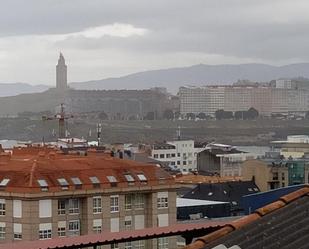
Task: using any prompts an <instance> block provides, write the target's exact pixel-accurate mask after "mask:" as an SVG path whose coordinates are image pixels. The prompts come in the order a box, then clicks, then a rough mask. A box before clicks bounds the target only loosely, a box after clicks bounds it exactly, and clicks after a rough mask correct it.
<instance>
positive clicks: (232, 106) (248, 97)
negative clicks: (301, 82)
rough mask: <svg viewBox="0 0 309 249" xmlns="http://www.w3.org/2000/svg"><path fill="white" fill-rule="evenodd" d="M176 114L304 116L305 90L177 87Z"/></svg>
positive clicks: (308, 106) (308, 101)
mask: <svg viewBox="0 0 309 249" xmlns="http://www.w3.org/2000/svg"><path fill="white" fill-rule="evenodd" d="M179 97H180V113H181V114H182V115H186V114H187V113H194V114H196V115H197V114H199V113H205V114H207V115H212V116H214V114H215V112H216V111H217V110H220V109H223V110H225V111H232V112H236V111H246V110H248V109H249V108H251V107H253V108H255V109H256V110H258V111H259V113H260V114H261V115H266V116H270V115H271V114H272V113H280V114H289V113H304V112H306V111H308V110H309V90H306V89H296V88H291V87H289V84H288V82H281V83H280V84H279V83H278V87H277V86H276V87H267V86H206V87H191V86H188V87H180V88H179Z"/></svg>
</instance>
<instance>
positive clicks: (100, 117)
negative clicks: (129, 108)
mask: <svg viewBox="0 0 309 249" xmlns="http://www.w3.org/2000/svg"><path fill="white" fill-rule="evenodd" d="M99 119H101V120H106V119H108V115H107V114H106V113H105V112H104V111H102V112H100V113H99Z"/></svg>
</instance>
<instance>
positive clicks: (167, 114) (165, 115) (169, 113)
mask: <svg viewBox="0 0 309 249" xmlns="http://www.w3.org/2000/svg"><path fill="white" fill-rule="evenodd" d="M173 118H174V112H173V111H172V110H171V109H166V110H165V111H164V112H163V119H169V120H170V119H173Z"/></svg>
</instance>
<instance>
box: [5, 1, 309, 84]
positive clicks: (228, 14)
mask: <svg viewBox="0 0 309 249" xmlns="http://www.w3.org/2000/svg"><path fill="white" fill-rule="evenodd" d="M72 6H73V7H74V8H72ZM308 8H309V2H308V1H305V0H299V1H297V3H296V2H295V1H292V0H272V1H267V0H260V1H246V0H232V1H231V0H221V1H210V0H209V1H207V0H197V1H194V2H193V3H192V2H190V1H184V0H171V1H168V3H167V2H166V1H163V0H159V1H152V2H148V1H147V2H145V1H142V0H130V1H125V2H124V1H120V0H115V1H104V0H102V1H101V0H100V1H99V0H93V1H86V0H79V1H76V0H62V1H50V0H47V1H44V3H43V2H42V1H39V0H28V1H18V0H3V1H1V8H0V82H1V83H10V82H12V83H13V82H29V83H32V84H46V85H50V86H54V85H55V82H56V79H55V64H56V61H57V58H58V55H59V52H62V53H63V54H64V55H65V58H66V61H67V65H68V66H69V67H68V82H76V81H87V80H95V79H104V78H108V77H119V76H123V75H127V74H130V73H135V72H140V71H145V70H153V69H164V68H171V67H182V66H191V65H194V64H199V63H203V64H210V65H213V64H241V63H266V64H271V65H285V64H290V63H298V62H308V61H309V55H308V53H306V51H308V50H309V34H307V32H306V30H307V27H308V24H309V17H308V15H307V13H306V12H307V10H308Z"/></svg>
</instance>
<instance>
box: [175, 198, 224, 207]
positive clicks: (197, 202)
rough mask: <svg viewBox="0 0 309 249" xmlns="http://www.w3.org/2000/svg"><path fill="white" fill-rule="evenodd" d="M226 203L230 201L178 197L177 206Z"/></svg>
mask: <svg viewBox="0 0 309 249" xmlns="http://www.w3.org/2000/svg"><path fill="white" fill-rule="evenodd" d="M225 203H228V202H222V201H208V200H198V199H188V198H177V203H176V206H177V207H193V206H208V205H218V204H225Z"/></svg>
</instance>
